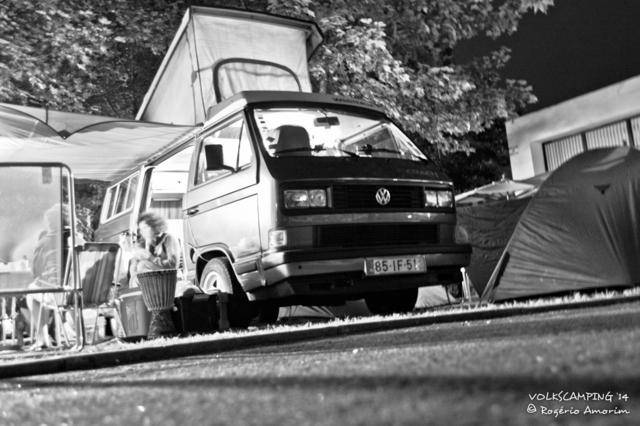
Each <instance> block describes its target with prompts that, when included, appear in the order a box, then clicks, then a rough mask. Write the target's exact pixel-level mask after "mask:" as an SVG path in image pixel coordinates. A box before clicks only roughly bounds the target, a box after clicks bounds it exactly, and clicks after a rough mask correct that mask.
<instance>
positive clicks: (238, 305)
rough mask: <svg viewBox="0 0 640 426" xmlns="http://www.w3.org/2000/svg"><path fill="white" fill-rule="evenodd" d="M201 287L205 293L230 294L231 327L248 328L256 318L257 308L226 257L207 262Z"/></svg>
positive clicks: (229, 312)
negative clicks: (252, 303)
mask: <svg viewBox="0 0 640 426" xmlns="http://www.w3.org/2000/svg"><path fill="white" fill-rule="evenodd" d="M200 287H201V288H202V290H203V291H204V292H205V293H208V294H215V293H217V292H221V293H227V294H229V307H228V316H229V325H230V326H231V327H233V328H247V327H248V326H249V323H250V322H251V320H252V319H253V317H255V316H256V312H255V308H254V307H253V306H252V305H251V304H250V303H249V299H247V295H246V293H245V292H244V290H242V287H240V284H239V283H238V281H237V280H236V278H235V275H234V274H233V273H232V272H231V264H230V263H229V261H228V260H227V258H225V257H215V258H213V259H211V260H209V261H208V262H207V264H206V265H205V267H204V269H203V270H202V275H201V276H200Z"/></svg>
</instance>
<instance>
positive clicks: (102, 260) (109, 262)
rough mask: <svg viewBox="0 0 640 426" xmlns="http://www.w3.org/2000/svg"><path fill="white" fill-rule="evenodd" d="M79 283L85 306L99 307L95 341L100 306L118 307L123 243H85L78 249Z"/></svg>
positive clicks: (95, 323) (84, 307) (94, 335)
mask: <svg viewBox="0 0 640 426" xmlns="http://www.w3.org/2000/svg"><path fill="white" fill-rule="evenodd" d="M76 256H77V259H78V268H79V270H80V283H81V286H82V304H83V309H87V308H90V309H96V316H95V322H94V326H93V330H94V331H93V339H92V341H93V342H95V340H96V335H97V333H96V326H97V323H98V316H99V314H100V309H101V308H113V310H114V311H115V313H116V315H117V309H115V297H116V294H115V291H114V290H113V286H114V285H115V278H116V277H117V276H118V274H117V269H118V265H119V263H120V262H119V257H120V246H119V245H118V244H115V243H86V244H84V246H80V247H77V248H76Z"/></svg>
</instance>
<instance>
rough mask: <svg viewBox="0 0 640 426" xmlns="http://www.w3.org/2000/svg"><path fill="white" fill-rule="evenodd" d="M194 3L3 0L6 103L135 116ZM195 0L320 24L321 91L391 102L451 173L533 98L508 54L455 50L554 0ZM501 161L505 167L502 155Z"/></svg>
mask: <svg viewBox="0 0 640 426" xmlns="http://www.w3.org/2000/svg"><path fill="white" fill-rule="evenodd" d="M191 3H192V2H190V1H186V0H185V1H182V0H177V1H171V0H140V1H137V2H130V1H128V0H34V1H27V0H8V1H7V2H2V3H0V101H3V102H12V103H19V104H36V105H40V106H48V107H51V108H54V109H60V110H68V111H75V112H86V113H99V114H103V115H111V116H119V117H123V118H132V117H133V116H134V115H135V113H136V111H137V109H138V107H139V105H140V104H141V102H142V98H143V96H144V93H145V92H146V90H147V88H148V87H149V85H150V83H151V80H152V79H153V76H154V71H155V69H157V67H158V66H159V64H160V62H161V61H162V57H163V56H164V53H165V52H166V49H167V48H168V46H169V43H170V41H171V39H172V38H173V34H174V32H175V30H176V29H177V27H178V25H179V22H180V19H181V17H182V14H183V13H184V12H183V11H184V9H185V8H186V6H188V5H189V4H191ZM194 3H195V2H194ZM197 3H198V4H202V5H207V6H232V7H238V8H248V9H252V10H259V11H265V10H267V11H269V12H272V13H277V14H282V15H288V16H293V17H297V18H304V19H315V20H316V21H317V22H318V23H319V25H320V27H321V29H322V31H323V32H324V36H325V43H324V45H323V46H322V47H321V48H320V49H319V51H318V52H317V54H316V55H315V56H314V58H312V60H311V63H310V72H311V77H312V84H313V86H314V88H315V90H317V91H320V92H326V93H339V94H341V95H346V96H351V97H354V98H358V99H363V100H367V101H370V102H372V103H375V104H377V105H379V106H381V107H383V108H384V109H385V110H386V111H387V112H388V114H389V115H390V116H391V117H392V118H393V119H395V120H396V121H398V122H399V123H400V124H401V125H402V126H403V127H404V129H405V130H407V131H408V132H409V133H410V135H411V136H412V138H413V139H414V140H415V141H416V142H417V143H418V144H419V145H420V146H421V148H422V149H423V150H424V151H425V152H428V153H430V154H431V156H432V158H434V159H436V160H437V162H438V163H439V164H441V165H442V166H443V167H444V168H445V169H446V168H449V172H450V173H451V174H452V175H454V176H455V175H456V173H457V172H456V170H454V169H451V167H453V166H455V165H456V164H460V161H454V160H453V159H455V158H457V157H459V155H456V156H454V157H452V161H448V160H447V157H446V153H453V152H460V151H462V152H465V153H467V154H469V153H470V152H472V151H473V150H474V149H478V148H479V147H480V146H481V145H478V144H477V143H474V142H471V141H472V140H473V138H476V139H477V135H478V134H481V133H482V132H483V131H484V130H485V129H489V128H491V126H492V125H493V124H494V123H497V122H500V120H504V119H506V118H510V117H513V116H514V115H515V114H516V111H518V109H520V108H523V107H524V106H526V105H527V104H530V103H532V102H535V100H536V99H535V96H534V95H533V93H532V89H531V87H530V86H528V85H527V83H526V82H524V81H522V80H510V79H504V78H503V77H502V76H501V75H500V70H501V69H502V68H503V67H504V65H505V64H506V62H507V61H508V60H509V51H508V49H506V48H500V49H498V50H496V51H494V52H492V53H490V54H488V55H486V56H483V57H478V58H475V59H474V60H472V61H470V62H469V63H464V64H461V63H456V62H455V56H454V53H455V48H456V45H457V44H458V43H459V42H460V41H462V40H466V39H469V38H472V37H476V36H479V35H486V36H489V37H492V38H497V37H499V36H500V35H503V34H510V33H512V32H514V31H516V30H517V27H518V22H519V21H520V19H521V18H522V16H523V15H524V14H525V13H529V12H546V10H547V9H548V8H549V7H550V6H551V5H552V4H553V0H469V1H459V0H412V1H408V0H360V1H357V2H349V1H347V0H318V1H311V0H237V1H231V2H230V1H222V0H220V1H216V0H212V1H200V2H197ZM150 70H154V71H150ZM474 135H475V136H474ZM501 140H502V139H501ZM494 142H495V141H494ZM504 148H505V149H506V147H504ZM500 152H504V150H502V151H500ZM494 163H495V164H497V165H498V166H497V167H503V164H504V157H503V158H502V159H501V160H496V162H494ZM494 163H489V164H494ZM489 174H491V173H489ZM494 175H495V173H494ZM487 176H488V175H487ZM459 182H460V183H461V184H462V185H463V186H466V185H467V184H468V183H470V182H475V180H469V181H468V182H465V181H461V180H459ZM480 183H482V182H480ZM80 189H81V190H82V191H84V192H86V193H87V194H88V193H91V191H98V190H99V189H100V191H102V189H101V188H100V187H99V186H88V187H81V188H80ZM100 191H98V192H100ZM84 192H83V194H84ZM84 195H86V194H84ZM84 195H83V197H84V198H83V199H86V198H87V197H85V196H84ZM94 204H95V205H97V203H94ZM94 208H95V206H94ZM94 217H95V212H94ZM87 220H88V219H87Z"/></svg>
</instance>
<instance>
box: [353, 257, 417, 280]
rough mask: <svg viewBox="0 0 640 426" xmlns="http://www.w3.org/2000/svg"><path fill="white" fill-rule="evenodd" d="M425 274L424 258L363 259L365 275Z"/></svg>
mask: <svg viewBox="0 0 640 426" xmlns="http://www.w3.org/2000/svg"><path fill="white" fill-rule="evenodd" d="M420 272H427V262H426V260H425V258H424V256H396V257H377V258H371V259H365V261H364V273H365V275H392V274H415V273H420Z"/></svg>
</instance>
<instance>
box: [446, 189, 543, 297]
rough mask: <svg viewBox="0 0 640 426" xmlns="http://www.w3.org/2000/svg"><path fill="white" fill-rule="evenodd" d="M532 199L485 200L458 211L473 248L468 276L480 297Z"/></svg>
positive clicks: (458, 208)
mask: <svg viewBox="0 0 640 426" xmlns="http://www.w3.org/2000/svg"><path fill="white" fill-rule="evenodd" d="M530 199H531V198H514V199H506V198H505V199H503V200H499V201H493V202H486V200H483V202H482V203H480V204H476V205H466V206H461V207H456V216H457V220H458V226H459V227H461V228H462V229H464V232H466V234H467V236H468V238H469V244H471V248H472V251H471V261H470V262H469V266H468V267H467V268H466V270H467V274H468V275H469V278H470V280H471V283H472V284H473V287H474V288H475V290H476V292H477V293H478V294H482V292H483V291H484V288H485V287H486V285H487V282H488V281H489V278H491V273H492V272H493V269H494V268H495V267H496V265H497V264H498V261H499V260H500V256H501V255H502V252H503V251H504V248H505V247H506V245H507V243H508V242H509V238H510V237H511V234H513V230H514V229H515V227H516V225H517V223H518V220H519V219H520V216H521V215H522V212H523V211H524V209H525V208H526V207H527V204H529V200H530Z"/></svg>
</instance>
